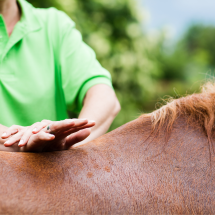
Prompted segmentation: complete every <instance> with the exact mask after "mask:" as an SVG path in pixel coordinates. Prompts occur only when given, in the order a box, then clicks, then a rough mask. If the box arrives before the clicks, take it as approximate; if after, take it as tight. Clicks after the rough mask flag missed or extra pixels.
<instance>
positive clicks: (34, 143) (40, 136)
mask: <svg viewBox="0 0 215 215" xmlns="http://www.w3.org/2000/svg"><path fill="white" fill-rule="evenodd" d="M54 139H55V136H54V135H53V134H48V133H46V132H44V131H40V132H39V133H37V134H35V135H32V136H31V137H30V139H29V142H28V144H27V145H25V146H24V147H22V151H35V152H36V151H37V152H41V151H43V148H44V147H45V146H46V145H47V143H46V142H48V141H51V140H54Z"/></svg>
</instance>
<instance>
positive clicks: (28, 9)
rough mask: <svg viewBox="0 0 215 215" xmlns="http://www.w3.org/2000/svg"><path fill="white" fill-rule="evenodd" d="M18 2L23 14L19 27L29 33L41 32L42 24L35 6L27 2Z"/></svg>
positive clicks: (23, 0) (21, 0)
mask: <svg viewBox="0 0 215 215" xmlns="http://www.w3.org/2000/svg"><path fill="white" fill-rule="evenodd" d="M17 2H18V4H19V5H20V7H21V12H22V14H21V19H20V21H19V25H20V26H21V27H22V28H24V29H26V30H27V31H36V30H39V29H40V28H41V23H40V22H39V20H38V18H37V16H36V14H35V11H34V8H33V6H32V5H31V4H29V3H28V2H26V1H25V0H17Z"/></svg>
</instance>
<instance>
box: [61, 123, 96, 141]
mask: <svg viewBox="0 0 215 215" xmlns="http://www.w3.org/2000/svg"><path fill="white" fill-rule="evenodd" d="M95 124H96V123H95V121H93V120H91V121H89V122H88V123H87V124H86V125H83V126H80V127H75V128H71V129H69V130H67V131H65V132H64V133H63V134H64V135H65V137H66V136H69V135H70V134H72V133H75V132H77V131H80V130H83V129H85V128H91V127H93V126H95Z"/></svg>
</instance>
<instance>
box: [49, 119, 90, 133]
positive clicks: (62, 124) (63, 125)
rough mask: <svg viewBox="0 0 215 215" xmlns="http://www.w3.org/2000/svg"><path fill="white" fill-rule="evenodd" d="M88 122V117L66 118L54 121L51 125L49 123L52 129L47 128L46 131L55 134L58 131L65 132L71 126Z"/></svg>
mask: <svg viewBox="0 0 215 215" xmlns="http://www.w3.org/2000/svg"><path fill="white" fill-rule="evenodd" d="M87 123H88V120H87V119H66V120H63V121H57V122H53V123H52V124H51V125H49V128H50V129H49V130H47V129H46V132H48V133H54V134H55V133H58V132H65V131H67V130H69V129H71V128H74V127H79V126H83V125H86V124H87Z"/></svg>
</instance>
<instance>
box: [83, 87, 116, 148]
mask: <svg viewBox="0 0 215 215" xmlns="http://www.w3.org/2000/svg"><path fill="white" fill-rule="evenodd" d="M119 111H120V104H119V102H118V100H117V98H116V95H115V93H114V91H113V89H111V88H110V87H109V86H107V85H105V84H98V85H95V86H93V87H91V88H90V89H89V90H88V92H87V94H86V96H85V99H84V106H83V108H82V111H81V113H80V115H79V118H87V119H89V120H95V121H96V125H95V126H94V127H93V128H92V131H91V134H90V136H89V137H88V138H87V139H85V140H84V141H82V142H81V143H80V144H83V143H86V142H89V141H91V140H93V139H95V138H97V137H99V136H101V135H102V134H104V133H105V132H107V130H108V129H109V127H110V125H111V123H112V122H113V120H114V118H115V117H116V115H117V114H118V112H119Z"/></svg>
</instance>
